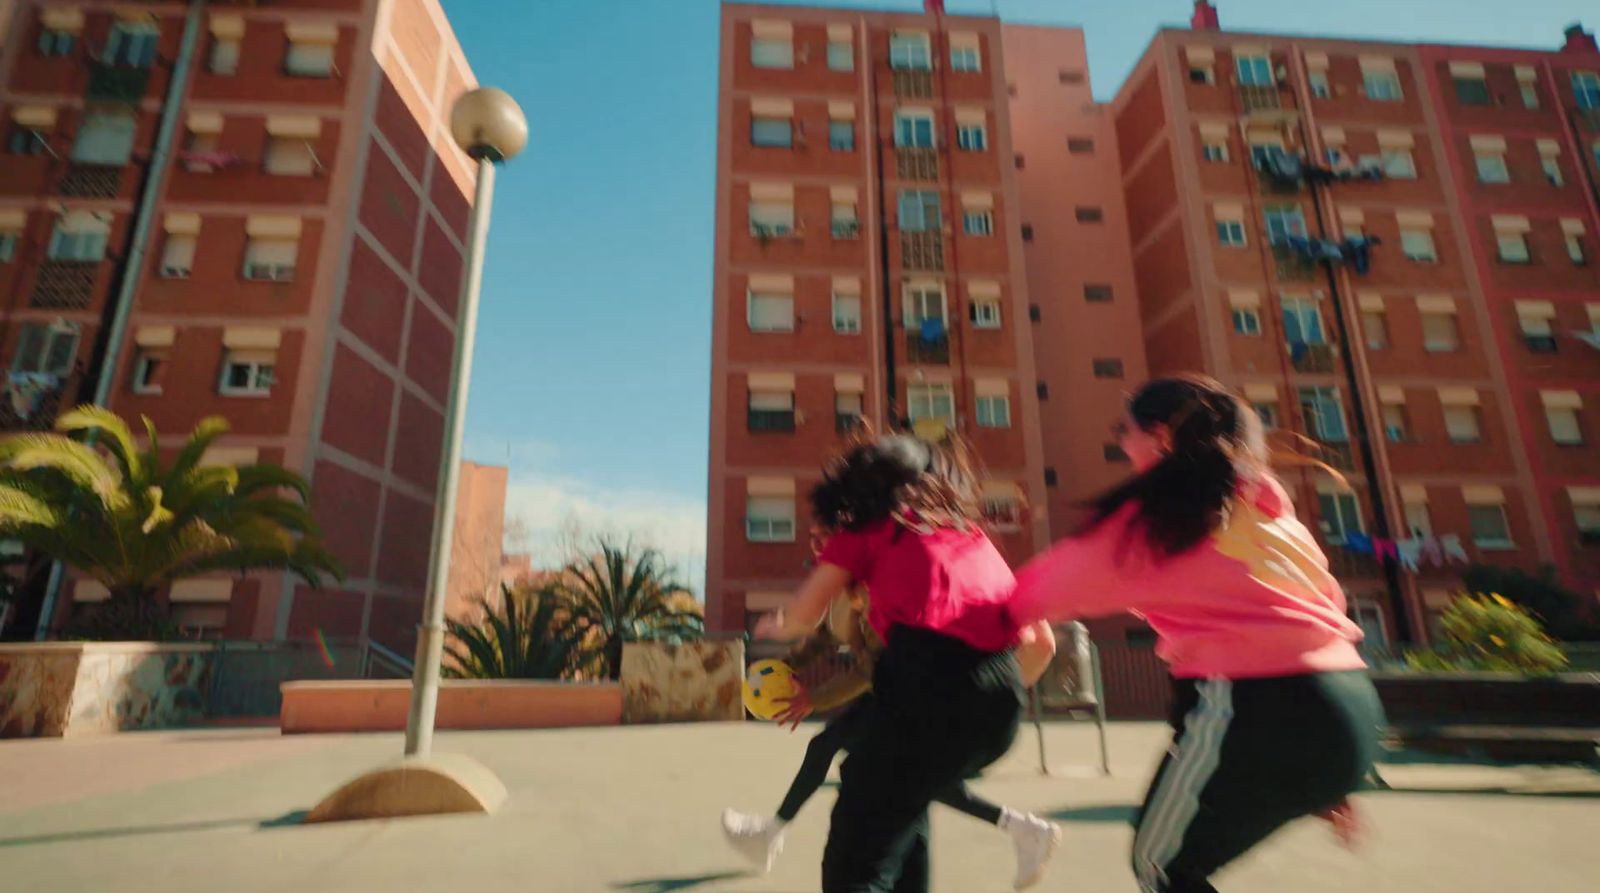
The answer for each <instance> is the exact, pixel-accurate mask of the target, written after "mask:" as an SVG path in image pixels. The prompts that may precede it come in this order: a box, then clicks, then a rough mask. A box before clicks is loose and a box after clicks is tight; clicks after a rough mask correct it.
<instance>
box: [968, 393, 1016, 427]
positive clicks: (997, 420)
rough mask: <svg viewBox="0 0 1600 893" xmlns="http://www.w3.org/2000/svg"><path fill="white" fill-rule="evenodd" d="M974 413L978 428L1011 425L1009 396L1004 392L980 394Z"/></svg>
mask: <svg viewBox="0 0 1600 893" xmlns="http://www.w3.org/2000/svg"><path fill="white" fill-rule="evenodd" d="M976 413H977V417H978V427H979V428H1009V427H1011V398H1010V397H1007V396H1006V395H1004V394H993V395H988V396H982V395H980V396H979V397H978V400H977V405H976Z"/></svg>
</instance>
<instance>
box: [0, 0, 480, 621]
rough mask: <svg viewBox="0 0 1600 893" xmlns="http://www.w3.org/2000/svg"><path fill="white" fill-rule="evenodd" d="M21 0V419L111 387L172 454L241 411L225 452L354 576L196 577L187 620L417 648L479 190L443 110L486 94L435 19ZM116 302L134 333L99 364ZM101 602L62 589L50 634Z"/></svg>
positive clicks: (3, 315) (9, 384)
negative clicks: (469, 95) (307, 524)
mask: <svg viewBox="0 0 1600 893" xmlns="http://www.w3.org/2000/svg"><path fill="white" fill-rule="evenodd" d="M11 9H12V14H11V17H10V20H9V23H8V27H7V29H6V31H5V34H6V39H5V42H4V45H3V47H0V117H3V125H4V138H5V144H4V145H3V146H0V150H3V151H4V152H5V153H6V154H5V155H4V157H3V159H0V301H3V302H4V304H3V307H0V362H3V363H4V368H5V370H6V373H7V378H6V380H5V385H6V388H7V395H6V396H7V399H6V400H4V401H0V429H3V430H5V431H8V432H11V431H19V430H41V429H47V428H48V427H49V426H50V425H51V423H52V422H53V420H54V417H55V415H56V413H57V412H58V411H59V410H60V409H61V408H62V407H64V406H68V405H71V404H73V403H75V402H77V401H79V400H84V399H87V398H88V396H89V395H90V394H91V393H92V392H93V387H94V382H95V380H96V379H97V378H98V377H99V376H102V375H109V376H111V377H112V379H111V381H112V387H111V399H110V405H111V407H112V408H113V409H114V410H116V411H117V412H119V413H121V414H123V415H124V416H127V417H137V416H139V415H146V416H148V417H150V419H151V420H152V421H153V422H154V425H155V427H156V429H157V430H158V431H159V432H160V434H161V436H162V437H163V439H164V440H166V439H170V440H171V441H176V440H177V439H179V438H181V437H182V436H183V435H184V434H185V433H186V432H187V431H189V430H190V429H191V428H192V427H193V426H194V424H195V423H196V422H198V421H199V420H200V419H202V418H204V417H206V416H210V415H221V416H224V417H225V418H227V419H228V420H229V422H230V423H231V425H232V431H231V433H230V434H229V435H228V436H227V437H226V438H225V439H224V441H223V442H222V445H221V446H220V447H219V448H218V449H216V450H215V451H214V453H213V454H212V455H211V456H210V457H209V459H210V461H214V462H249V461H262V462H273V463H281V464H283V465H285V466H286V467H289V468H292V469H294V470H296V471H299V472H300V473H302V474H304V475H306V476H307V477H308V478H310V479H311V481H312V484H313V487H314V493H315V499H314V505H313V509H314V511H315V513H316V516H317V517H318V519H319V521H320V522H321V523H322V526H323V529H324V533H325V536H326V539H327V541H328V545H329V546H330V548H331V549H332V550H333V552H334V553H335V555H336V556H337V557H338V558H339V560H340V561H341V563H342V564H343V567H344V569H345V572H346V575H347V580H346V581H345V583H344V584H343V585H342V586H340V587H338V588H337V589H335V590H329V591H311V590H308V589H307V588H305V587H303V586H300V585H298V584H297V583H295V582H294V581H292V580H289V579H286V578H283V577H280V576H277V575H271V574H262V575H252V576H249V577H246V578H241V579H233V578H226V579H223V578H218V579H209V580H196V581H187V582H184V583H181V584H178V585H177V586H175V587H174V588H173V591H172V592H170V593H168V594H167V596H168V597H169V598H170V599H171V601H172V604H173V608H174V616H175V617H176V618H177V620H178V622H179V623H180V624H181V625H184V626H185V627H187V628H189V629H190V631H191V632H192V633H193V634H195V635H202V636H227V637H253V638H274V637H278V638H281V637H285V636H307V635H310V634H312V632H313V631H321V632H322V633H323V634H325V635H329V636H339V635H349V636H367V637H371V638H373V639H374V640H377V641H379V642H381V643H382V644H384V645H386V646H388V647H391V648H394V649H396V650H400V651H405V650H406V649H408V648H409V647H410V644H411V642H412V641H413V639H414V627H415V624H416V621H417V618H418V617H419V616H420V605H421V597H422V593H423V589H424V586H425V585H426V577H427V571H428V568H427V555H428V542H429V534H430V531H431V528H432V523H433V511H434V508H433V503H434V490H435V485H436V478H437V475H438V467H439V455H440V449H441V445H442V440H443V429H444V404H445V399H446V388H447V382H448V378H449V372H450V364H451V355H452V350H453V341H454V327H455V321H456V313H457V307H456V293H457V287H458V282H459V275H460V270H461V267H462V263H463V240H464V238H465V236H466V230H467V219H468V216H469V212H470V198H469V197H470V195H471V186H472V177H473V172H472V168H471V165H470V162H469V161H468V160H467V159H466V158H465V157H464V156H462V155H461V153H460V152H459V150H457V149H456V148H455V147H454V144H453V142H452V141H451V139H450V137H449V133H448V125H447V117H448V109H449V105H450V102H451V101H452V100H453V98H454V97H455V96H457V95H459V94H460V93H461V92H463V91H464V90H466V89H468V88H470V87H471V86H473V85H474V80H473V77H472V72H471V69H470V68H469V67H468V65H467V63H466V60H465V58H464V57H463V55H462V53H461V49H460V47H459V45H458V44H457V42H456V40H455V37H454V35H453V33H452V32H451V29H450V26H449V23H448V21H447V20H446V19H445V16H444V13H443V11H442V9H441V7H440V5H439V4H438V2H436V0H398V2H379V0H295V2H286V3H274V4H256V3H249V2H239V3H225V2H213V3H179V2H171V3H163V2H147V3H104V2H82V3H77V2H49V3H42V2H28V0H20V2H17V3H15V4H14V5H13V6H12V7H11ZM179 75H181V78H179V82H178V83H177V84H176V86H175V89H172V90H170V91H169V88H172V87H173V84H172V81H173V79H174V78H175V77H177V76H179ZM169 96H173V97H176V100H177V101H176V102H168V101H166V100H167V99H168V97H169ZM163 136H165V137H166V138H165V139H163V138H162V137H163ZM119 300H127V301H131V302H132V311H131V318H130V325H129V326H128V330H127V333H126V339H125V341H124V343H122V344H121V345H119V350H118V351H117V356H118V358H119V361H118V362H117V364H116V365H115V367H114V368H106V367H105V364H104V358H105V356H106V353H107V351H106V348H107V345H106V344H105V340H106V337H107V323H108V321H109V319H110V310H111V307H112V305H113V303H114V302H116V301H119ZM96 589H97V587H95V586H94V584H92V583H89V582H83V581H70V580H69V583H68V586H67V591H66V595H65V597H64V599H63V602H62V603H61V604H60V605H59V610H58V612H57V613H56V614H55V615H54V616H52V617H49V618H46V620H45V626H46V627H48V628H59V627H60V625H61V624H62V623H63V622H65V621H66V620H67V618H69V617H70V614H71V612H72V611H73V610H74V602H76V603H79V604H81V603H83V602H86V601H92V600H94V599H96V598H99V597H103V592H97V591H96ZM30 622H32V619H30Z"/></svg>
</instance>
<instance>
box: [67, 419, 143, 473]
mask: <svg viewBox="0 0 1600 893" xmlns="http://www.w3.org/2000/svg"><path fill="white" fill-rule="evenodd" d="M56 430H57V431H59V432H61V433H63V434H80V433H89V434H93V435H96V440H98V441H99V442H100V443H101V444H102V445H103V446H104V447H105V449H106V452H108V453H110V454H111V458H113V459H115V460H116V461H117V466H118V467H119V468H120V469H121V471H122V476H123V477H124V478H125V479H127V480H129V481H138V480H140V479H142V478H143V477H144V462H143V458H142V457H141V456H140V455H139V447H138V445H137V444H135V443H134V442H133V432H132V431H130V430H129V429H128V423H127V422H124V421H123V420H122V416H119V415H117V414H116V413H114V412H112V411H111V410H109V409H106V408H105V407H102V406H95V405H94V404H92V403H89V404H84V405H83V406H79V407H77V408H76V409H69V410H67V411H66V412H64V413H62V414H61V415H60V417H58V418H57V419H56Z"/></svg>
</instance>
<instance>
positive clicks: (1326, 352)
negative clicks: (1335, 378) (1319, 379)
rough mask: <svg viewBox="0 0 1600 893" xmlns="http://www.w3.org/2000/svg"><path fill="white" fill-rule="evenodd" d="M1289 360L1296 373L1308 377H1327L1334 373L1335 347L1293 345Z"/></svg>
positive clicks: (1328, 345)
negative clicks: (1304, 374)
mask: <svg viewBox="0 0 1600 893" xmlns="http://www.w3.org/2000/svg"><path fill="white" fill-rule="evenodd" d="M1289 360H1290V362H1292V363H1294V371H1296V372H1302V373H1306V374H1308V375H1326V374H1328V373H1330V372H1332V371H1333V345H1331V344H1291V345H1289Z"/></svg>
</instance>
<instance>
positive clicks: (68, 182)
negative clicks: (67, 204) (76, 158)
mask: <svg viewBox="0 0 1600 893" xmlns="http://www.w3.org/2000/svg"><path fill="white" fill-rule="evenodd" d="M122 170H123V169H122V168H121V167H120V166H114V165H107V164H73V165H72V166H71V167H69V168H67V172H66V173H65V174H64V175H62V177H61V180H60V182H58V183H57V184H56V191H57V192H59V193H60V194H62V195H64V196H67V197H69V198H116V197H117V194H118V193H119V192H121V191H122Z"/></svg>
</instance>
